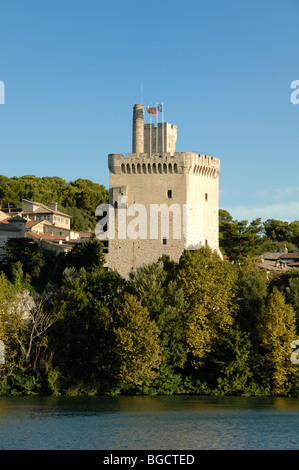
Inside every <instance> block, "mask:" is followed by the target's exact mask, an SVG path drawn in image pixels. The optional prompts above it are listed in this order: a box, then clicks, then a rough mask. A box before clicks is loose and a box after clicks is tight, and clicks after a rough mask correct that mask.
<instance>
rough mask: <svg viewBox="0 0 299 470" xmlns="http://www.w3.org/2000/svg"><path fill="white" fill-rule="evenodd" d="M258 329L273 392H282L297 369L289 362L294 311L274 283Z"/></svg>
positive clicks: (293, 332)
mask: <svg viewBox="0 0 299 470" xmlns="http://www.w3.org/2000/svg"><path fill="white" fill-rule="evenodd" d="M258 331H259V338H260V345H261V354H262V355H263V357H264V364H265V368H266V370H267V371H268V376H269V378H270V383H271V390H272V394H273V395H285V394H287V393H288V391H289V389H290V379H291V378H292V376H293V375H294V373H295V372H296V370H297V369H296V366H295V365H294V364H293V363H292V362H291V352H292V350H291V343H292V341H294V340H295V339H296V328H295V314H294V310H293V308H292V307H291V305H288V304H287V303H286V302H285V298H284V295H283V294H282V293H281V292H280V291H279V290H278V289H277V288H276V287H274V289H273V292H271V294H270V295H269V299H268V302H267V306H266V308H265V309H264V312H263V315H262V318H261V321H260V322H259V324H258Z"/></svg>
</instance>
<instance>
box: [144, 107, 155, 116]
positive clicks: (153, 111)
mask: <svg viewBox="0 0 299 470" xmlns="http://www.w3.org/2000/svg"><path fill="white" fill-rule="evenodd" d="M146 110H147V112H148V113H150V114H154V115H155V116H156V115H157V108H150V107H149V106H148V107H147V108H146Z"/></svg>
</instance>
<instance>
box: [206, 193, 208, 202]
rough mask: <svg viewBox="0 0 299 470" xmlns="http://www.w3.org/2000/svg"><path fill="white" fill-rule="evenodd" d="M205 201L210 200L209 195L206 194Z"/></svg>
mask: <svg viewBox="0 0 299 470" xmlns="http://www.w3.org/2000/svg"><path fill="white" fill-rule="evenodd" d="M205 200H206V201H207V200H208V193H206V194H205Z"/></svg>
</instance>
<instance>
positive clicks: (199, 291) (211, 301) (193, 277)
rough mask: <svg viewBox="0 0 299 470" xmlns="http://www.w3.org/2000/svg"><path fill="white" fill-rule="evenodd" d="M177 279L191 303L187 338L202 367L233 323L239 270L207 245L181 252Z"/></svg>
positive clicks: (193, 355) (193, 359) (194, 362)
mask: <svg viewBox="0 0 299 470" xmlns="http://www.w3.org/2000/svg"><path fill="white" fill-rule="evenodd" d="M177 278H178V283H179V285H180V286H181V288H182V289H183V292H184V295H185V299H186V301H187V305H188V313H189V318H188V323H187V325H186V339H187V343H188V346H189V350H190V352H191V357H192V364H193V365H194V366H195V367H199V366H201V365H202V364H203V362H204V359H205V357H206V356H207V354H208V353H210V352H211V350H212V349H213V345H214V344H215V342H216V341H219V340H221V337H222V335H223V334H224V333H225V332H226V331H228V329H229V328H230V326H231V325H232V324H233V323H234V316H235V311H236V280H237V273H236V269H235V268H234V267H233V266H232V265H231V264H230V263H228V262H225V261H222V260H221V259H220V257H219V256H218V254H217V253H215V252H213V251H212V250H211V249H210V248H209V247H204V248H201V249H199V250H196V251H187V252H185V253H184V254H183V255H182V257H181V259H180V263H179V268H178V275H177Z"/></svg>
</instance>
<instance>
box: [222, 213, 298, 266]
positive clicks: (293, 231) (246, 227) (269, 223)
mask: <svg viewBox="0 0 299 470" xmlns="http://www.w3.org/2000/svg"><path fill="white" fill-rule="evenodd" d="M219 245H220V248H221V251H222V253H223V254H225V255H227V256H229V258H230V259H231V260H239V259H242V258H243V257H246V256H252V255H259V254H261V253H264V252H266V251H283V250H284V248H285V247H286V248H287V249H288V250H289V251H291V250H294V249H296V248H297V246H298V245H299V221H294V222H291V223H288V222H282V221H281V220H275V219H268V220H266V221H265V222H262V220H261V219H255V220H252V221H251V222H248V221H247V220H241V221H239V220H233V218H232V216H231V215H230V214H229V213H228V212H227V211H225V210H223V209H220V210H219Z"/></svg>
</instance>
